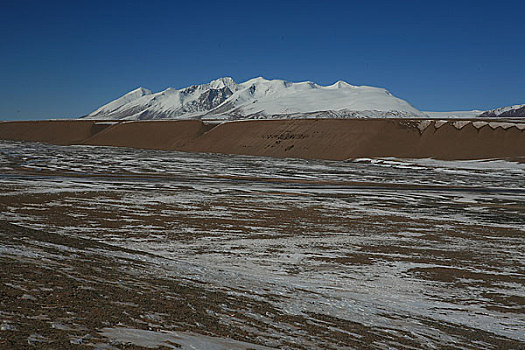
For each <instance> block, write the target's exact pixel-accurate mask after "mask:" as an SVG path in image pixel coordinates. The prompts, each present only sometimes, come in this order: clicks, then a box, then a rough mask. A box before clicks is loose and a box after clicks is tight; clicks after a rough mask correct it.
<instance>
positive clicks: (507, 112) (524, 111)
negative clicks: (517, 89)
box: [480, 104, 525, 117]
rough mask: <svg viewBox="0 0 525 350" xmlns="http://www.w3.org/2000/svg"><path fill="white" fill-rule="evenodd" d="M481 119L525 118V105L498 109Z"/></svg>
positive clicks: (487, 113) (487, 112)
mask: <svg viewBox="0 0 525 350" xmlns="http://www.w3.org/2000/svg"><path fill="white" fill-rule="evenodd" d="M480 117H525V104H522V105H514V106H509V107H502V108H496V109H493V110H490V111H486V112H484V113H482V114H481V115H480Z"/></svg>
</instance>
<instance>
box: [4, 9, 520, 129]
mask: <svg viewBox="0 0 525 350" xmlns="http://www.w3.org/2000/svg"><path fill="white" fill-rule="evenodd" d="M524 14H525V1H523V0H517V1H505V0H500V1H496V0H494V1H483V0H479V1H462V0H457V1H444V0H439V1H431V0H426V1H425V0H421V1H410V0H408V1H402V0H400V1H393V0H390V1H373V0H371V1H329V0H328V1H321V0H318V1H284V0H282V1H272V0H267V1H226V0H225V1H191V0H185V1H155V0H148V1H140V2H139V1H110V0H105V1H97V0H91V1H83V0H74V1H73V0H68V1H53V0H46V1H42V0H35V1H28V0H14V1H11V0H3V1H1V2H0V49H1V52H0V53H1V54H0V82H1V83H0V119H4V120H5V119H41V118H50V117H78V116H81V115H84V114H87V113H89V112H91V111H92V110H94V109H96V108H97V107H99V106H100V105H102V104H105V103H107V102H109V101H110V100H112V99H115V98H117V97H119V96H121V95H122V94H124V93H126V92H128V91H130V90H132V89H134V88H136V87H138V86H143V87H146V88H149V89H151V90H153V91H160V90H163V89H165V88H167V87H169V86H171V87H175V88H181V87H185V86H188V85H191V84H198V83H204V82H208V81H210V80H212V79H215V78H218V77H222V76H231V77H233V78H234V79H235V80H236V81H238V82H239V81H244V80H247V79H249V78H252V77H256V76H264V77H265V78H279V79H285V80H288V81H303V80H312V81H315V82H317V83H319V84H323V85H324V84H331V83H333V82H335V81H337V80H340V79H341V80H345V81H347V82H349V83H351V84H355V85H372V86H380V87H385V88H387V89H388V90H390V91H391V92H392V93H393V94H394V95H396V96H398V97H401V98H403V99H406V100H408V101H409V102H410V103H412V104H413V105H414V106H415V107H416V108H418V109H420V110H458V109H459V110H461V109H474V108H477V109H490V108H495V107H500V106H506V105H512V104H518V103H525V24H524V22H525V19H524V18H525V17H524Z"/></svg>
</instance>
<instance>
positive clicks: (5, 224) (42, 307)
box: [0, 141, 525, 349]
mask: <svg viewBox="0 0 525 350" xmlns="http://www.w3.org/2000/svg"><path fill="white" fill-rule="evenodd" d="M0 265H1V266H2V268H1V269H0V326H1V330H0V348H8V349H27V348H28V347H29V348H31V347H34V348H39V349H46V348H49V349H57V348H58V349H60V348H86V349H93V348H99V349H148V348H162V349H172V348H173V349H176V348H184V349H192V348H198V349H249V348H260V349H264V348H288V349H312V348H326V349H332V348H333V349H341V348H358V349H363V348H365V349H366V348H370V349H389V348H404V349H414V348H447V349H501V348H506V349H507V348H514V349H519V348H524V347H525V331H524V330H525V288H524V287H525V286H524V285H525V277H524V276H525V274H524V272H525V162H524V161H523V159H513V160H512V161H511V160H502V159H499V160H498V159H493V160H476V161H437V160H431V159H418V160H411V159H403V160H402V159H395V158H382V159H364V158H361V159H353V160H348V161H314V160H298V159H273V158H265V157H249V156H235V155H219V154H194V153H193V154H192V153H180V152H174V151H159V150H136V149H127V148H113V147H98V146H96V147H95V146H54V145H45V144H40V143H29V142H26V143H24V142H11V141H2V142H0Z"/></svg>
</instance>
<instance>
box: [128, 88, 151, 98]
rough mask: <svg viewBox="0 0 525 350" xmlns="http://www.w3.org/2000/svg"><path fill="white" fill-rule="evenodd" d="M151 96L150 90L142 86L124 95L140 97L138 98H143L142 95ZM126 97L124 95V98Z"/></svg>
mask: <svg viewBox="0 0 525 350" xmlns="http://www.w3.org/2000/svg"><path fill="white" fill-rule="evenodd" d="M151 94H152V92H151V90H149V89H146V88H143V87H142V86H140V87H138V88H136V89H135V90H131V91H130V92H128V93H127V94H126V95H140V96H144V95H151ZM126 95H124V96H126Z"/></svg>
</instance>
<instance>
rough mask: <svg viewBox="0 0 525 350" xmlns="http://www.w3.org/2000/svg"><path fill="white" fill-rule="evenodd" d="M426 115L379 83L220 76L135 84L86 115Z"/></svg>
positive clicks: (239, 117) (97, 116) (93, 116)
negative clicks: (188, 82)
mask: <svg viewBox="0 0 525 350" xmlns="http://www.w3.org/2000/svg"><path fill="white" fill-rule="evenodd" d="M305 116H314V117H323V116H325V117H332V118H333V117H340V118H342V117H374V116H375V117H382V116H385V117H426V115H425V114H424V113H422V112H420V111H418V110H417V109H415V108H414V107H412V106H411V105H410V104H409V103H408V102H406V101H404V100H402V99H400V98H397V97H395V96H392V94H391V93H390V92H388V91H387V90H385V89H382V88H376V87H370V86H353V85H350V84H348V83H346V82H344V81H338V82H336V83H335V84H333V85H329V86H321V85H317V84H315V83H313V82H309V81H306V82H299V83H290V82H286V81H284V80H266V79H264V78H261V77H259V78H255V79H251V80H248V81H246V82H244V83H240V84H237V83H236V82H235V81H233V79H232V78H228V77H226V78H220V79H217V80H214V81H212V82H210V83H208V84H202V85H193V86H190V87H187V88H184V89H180V90H177V89H173V88H168V89H166V90H164V91H161V92H157V93H152V92H151V91H150V90H147V89H144V88H138V89H136V90H133V91H131V92H129V93H127V94H125V95H124V96H122V97H120V98H118V99H116V100H114V101H112V102H110V103H108V104H106V105H104V106H102V107H100V108H99V109H97V110H96V111H94V112H92V113H90V114H89V115H87V116H85V117H84V118H87V119H129V120H136V119H188V118H195V119H255V118H287V117H288V118H290V117H291V118H293V117H305Z"/></svg>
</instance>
